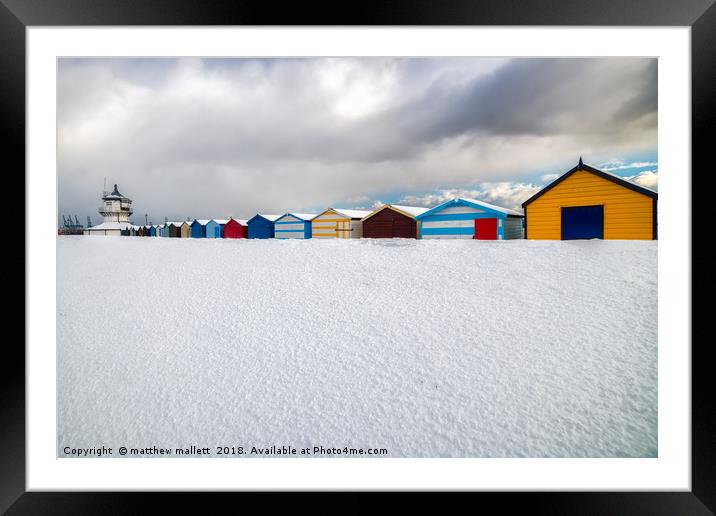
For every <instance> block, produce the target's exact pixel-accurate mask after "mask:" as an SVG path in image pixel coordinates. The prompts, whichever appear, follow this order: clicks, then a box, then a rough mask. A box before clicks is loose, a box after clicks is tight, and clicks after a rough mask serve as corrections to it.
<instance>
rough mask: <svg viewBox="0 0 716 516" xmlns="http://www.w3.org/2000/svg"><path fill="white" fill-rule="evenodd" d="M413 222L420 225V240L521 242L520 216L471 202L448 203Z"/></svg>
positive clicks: (467, 200) (479, 202)
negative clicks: (515, 240)
mask: <svg viewBox="0 0 716 516" xmlns="http://www.w3.org/2000/svg"><path fill="white" fill-rule="evenodd" d="M415 218H416V220H418V221H419V222H420V238H426V239H427V238H472V239H476V240H512V239H519V238H524V229H523V228H524V224H523V221H524V215H523V214H522V212H519V211H516V210H510V209H508V208H502V207H500V206H495V205H494V204H489V203H486V202H483V201H478V200H475V199H464V198H455V199H451V200H449V201H447V202H444V203H442V204H440V205H438V206H435V207H434V208H432V209H430V210H428V211H426V212H425V213H422V214H420V215H418V216H417V217H415Z"/></svg>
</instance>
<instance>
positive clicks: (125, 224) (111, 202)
mask: <svg viewBox="0 0 716 516" xmlns="http://www.w3.org/2000/svg"><path fill="white" fill-rule="evenodd" d="M98 211H99V213H100V215H102V217H104V222H102V224H99V225H97V226H92V227H91V228H87V229H85V235H114V236H119V235H121V234H122V231H125V230H128V229H130V228H131V227H132V223H131V222H129V216H130V215H131V214H132V213H133V212H134V210H132V199H129V198H128V197H125V196H124V195H122V194H121V193H119V190H118V189H117V185H114V190H112V192H111V193H107V192H104V195H102V206H100V207H99V210H98Z"/></svg>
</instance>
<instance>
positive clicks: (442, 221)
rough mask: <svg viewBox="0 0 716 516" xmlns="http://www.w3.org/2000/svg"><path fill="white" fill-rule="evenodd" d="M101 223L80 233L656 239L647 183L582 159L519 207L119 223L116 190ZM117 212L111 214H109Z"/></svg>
mask: <svg viewBox="0 0 716 516" xmlns="http://www.w3.org/2000/svg"><path fill="white" fill-rule="evenodd" d="M103 200H104V201H105V207H104V208H101V209H100V213H102V214H103V215H104V216H105V223H103V224H100V225H99V226H95V227H92V228H89V229H88V230H86V231H85V233H86V234H110V233H109V232H110V231H111V232H112V233H111V234H121V235H124V236H147V237H167V238H251V239H253V238H278V239H289V238H291V239H307V238H334V239H336V238H337V239H356V238H418V239H433V238H470V239H476V240H514V239H522V238H529V239H543V240H560V239H561V240H573V239H592V238H599V239H620V240H621V239H626V240H651V239H656V238H657V217H656V203H657V194H656V192H654V191H653V190H650V189H648V188H644V187H642V186H640V185H637V184H635V183H632V182H631V181H627V180H625V179H623V178H621V177H619V176H615V175H613V174H611V173H608V172H604V171H601V170H598V169H596V168H593V167H590V166H588V165H585V164H583V162H582V160H581V158H580V160H579V163H578V165H577V166H576V167H574V168H572V169H571V170H569V171H568V172H566V173H564V174H563V175H562V176H560V177H559V178H557V179H556V180H555V181H553V182H552V183H550V184H549V185H547V186H545V187H544V188H543V189H542V190H540V191H539V192H537V193H536V194H534V195H533V196H532V197H530V198H529V199H528V200H526V201H525V202H524V203H522V208H523V210H522V211H517V210H512V209H508V208H502V207H500V206H495V205H493V204H489V203H486V202H483V201H480V200H476V199H466V198H453V199H450V200H448V201H446V202H443V203H441V204H439V205H437V206H435V207H433V208H422V207H415V206H403V205H397V204H387V205H384V206H381V207H379V208H377V209H375V210H372V211H368V210H354V209H343V208H335V207H332V208H327V209H326V210H324V211H323V212H321V213H318V214H315V213H295V212H289V213H284V214H282V215H275V214H266V213H258V214H256V215H254V216H253V217H252V218H250V219H248V220H243V219H234V218H229V219H194V220H186V221H177V222H166V223H165V224H160V225H152V224H147V225H144V226H135V225H132V224H130V223H128V222H127V223H122V222H121V221H122V219H121V217H125V218H124V220H127V218H126V217H127V216H128V215H127V214H128V213H129V214H131V200H130V199H127V198H126V197H124V196H122V195H121V194H120V193H119V192H118V190H117V185H115V190H114V192H112V193H111V194H109V195H105V196H104V197H103ZM115 216H116V217H117V218H116V219H115V218H114V217H115Z"/></svg>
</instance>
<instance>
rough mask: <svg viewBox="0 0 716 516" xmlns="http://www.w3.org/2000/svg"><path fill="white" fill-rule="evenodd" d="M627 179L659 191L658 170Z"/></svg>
mask: <svg viewBox="0 0 716 516" xmlns="http://www.w3.org/2000/svg"><path fill="white" fill-rule="evenodd" d="M627 179H629V180H630V181H633V182H635V183H636V184H639V185H641V186H644V187H646V188H651V189H652V190H659V171H658V170H646V171H644V172H640V173H638V174H637V175H635V176H631V177H628V178H627Z"/></svg>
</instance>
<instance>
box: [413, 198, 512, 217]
mask: <svg viewBox="0 0 716 516" xmlns="http://www.w3.org/2000/svg"><path fill="white" fill-rule="evenodd" d="M458 203H462V204H468V205H471V206H473V207H475V208H486V209H488V210H490V211H496V212H499V213H504V214H506V215H515V216H517V217H524V213H522V212H520V211H516V210H511V209H509V208H503V207H502V206H495V205H494V204H490V203H488V202H484V201H478V200H477V199H467V198H465V197H454V198H452V199H450V200H449V201H445V202H444V203H442V204H438V205H437V206H435V207H433V208H430V209H429V210H428V211H426V212H424V213H421V214H420V215H418V216H417V217H416V218H419V219H420V218H423V217H426V216H428V215H431V214H433V213H435V212H436V211H439V210H441V209H443V208H447V207H449V206H450V205H452V204H458Z"/></svg>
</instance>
